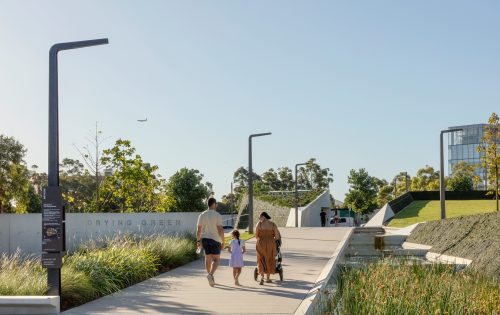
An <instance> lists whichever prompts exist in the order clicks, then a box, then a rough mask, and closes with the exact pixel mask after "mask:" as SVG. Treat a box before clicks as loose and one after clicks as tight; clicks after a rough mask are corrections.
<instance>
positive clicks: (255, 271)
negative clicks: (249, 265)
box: [253, 268, 259, 281]
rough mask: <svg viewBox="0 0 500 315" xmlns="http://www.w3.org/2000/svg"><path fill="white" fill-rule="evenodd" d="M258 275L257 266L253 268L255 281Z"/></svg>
mask: <svg viewBox="0 0 500 315" xmlns="http://www.w3.org/2000/svg"><path fill="white" fill-rule="evenodd" d="M258 277H259V270H258V269H257V268H255V269H254V271H253V278H254V280H255V281H257V278H258Z"/></svg>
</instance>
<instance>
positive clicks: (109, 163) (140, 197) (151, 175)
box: [99, 139, 165, 212]
mask: <svg viewBox="0 0 500 315" xmlns="http://www.w3.org/2000/svg"><path fill="white" fill-rule="evenodd" d="M135 151H136V150H135V148H134V147H132V145H131V143H130V141H128V140H122V139H118V140H117V141H116V143H115V145H114V146H113V147H112V148H111V149H106V150H104V151H103V156H102V159H101V162H102V164H103V165H105V166H106V167H108V168H111V169H113V174H112V175H111V176H108V177H105V179H104V180H103V182H102V184H101V188H100V194H99V198H100V204H101V207H102V209H103V211H114V212H149V211H158V210H160V211H161V207H160V203H162V202H165V200H164V199H165V196H161V195H160V194H158V192H159V191H160V189H161V188H162V181H161V180H160V179H159V178H158V177H157V176H156V175H155V172H156V171H157V169H158V166H156V165H151V164H149V163H145V162H144V161H143V160H142V158H141V156H140V155H139V154H136V153H135Z"/></svg>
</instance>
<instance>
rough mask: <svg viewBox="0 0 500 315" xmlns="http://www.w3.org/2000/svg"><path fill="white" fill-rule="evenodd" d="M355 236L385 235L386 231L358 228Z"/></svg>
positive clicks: (355, 230) (379, 228)
mask: <svg viewBox="0 0 500 315" xmlns="http://www.w3.org/2000/svg"><path fill="white" fill-rule="evenodd" d="M354 234H376V235H380V234H385V230H384V228H382V227H357V228H355V229H354Z"/></svg>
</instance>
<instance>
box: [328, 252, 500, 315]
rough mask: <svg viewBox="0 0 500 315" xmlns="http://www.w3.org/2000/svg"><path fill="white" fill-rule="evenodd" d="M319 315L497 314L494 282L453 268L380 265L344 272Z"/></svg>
mask: <svg viewBox="0 0 500 315" xmlns="http://www.w3.org/2000/svg"><path fill="white" fill-rule="evenodd" d="M328 302H329V303H328V304H327V310H324V311H323V312H322V313H323V314H496V312H498V311H499V310H500V286H499V285H498V283H496V282H494V281H492V280H488V279H485V278H483V277H481V276H478V275H475V274H468V273H465V272H456V271H455V268H454V267H453V266H451V265H441V264H434V265H421V264H418V263H411V262H404V261H399V262H398V261H391V260H389V261H379V262H377V263H374V264H371V265H369V266H368V267H366V268H360V269H347V270H345V271H344V272H343V273H342V274H341V275H340V278H339V280H338V283H337V290H336V292H335V293H334V294H333V296H330V297H329V300H328Z"/></svg>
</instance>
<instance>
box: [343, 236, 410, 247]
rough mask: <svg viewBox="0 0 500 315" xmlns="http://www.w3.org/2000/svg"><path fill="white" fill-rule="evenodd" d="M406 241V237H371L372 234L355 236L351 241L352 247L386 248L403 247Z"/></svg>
mask: <svg viewBox="0 0 500 315" xmlns="http://www.w3.org/2000/svg"><path fill="white" fill-rule="evenodd" d="M405 240H406V236H405V235H371V234H354V235H353V236H352V237H351V239H350V241H349V244H350V245H372V246H377V245H380V246H379V247H384V246H401V245H402V244H403V243H404V241H405Z"/></svg>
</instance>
